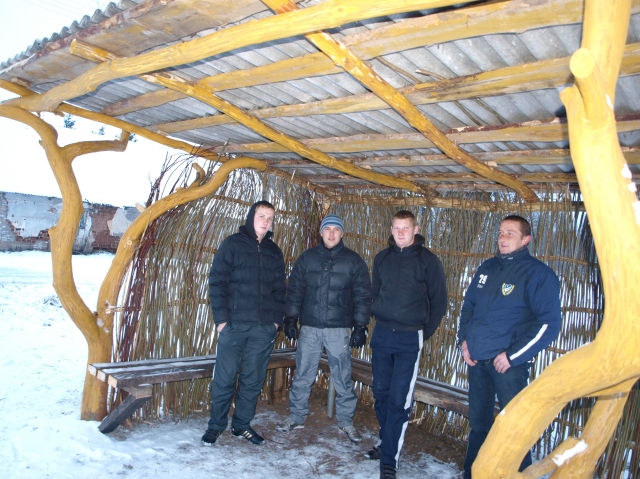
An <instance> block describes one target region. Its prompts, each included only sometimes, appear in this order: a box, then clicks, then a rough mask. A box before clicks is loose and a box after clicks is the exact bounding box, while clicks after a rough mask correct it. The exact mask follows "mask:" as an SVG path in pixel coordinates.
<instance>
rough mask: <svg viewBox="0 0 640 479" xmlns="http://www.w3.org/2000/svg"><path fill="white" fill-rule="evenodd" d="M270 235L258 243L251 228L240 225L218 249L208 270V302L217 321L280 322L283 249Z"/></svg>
mask: <svg viewBox="0 0 640 479" xmlns="http://www.w3.org/2000/svg"><path fill="white" fill-rule="evenodd" d="M250 219H251V221H253V215H251V218H250ZM272 235H273V233H272V232H271V231H269V232H267V234H266V235H265V237H264V238H263V240H262V242H261V243H258V239H257V237H256V235H255V233H254V232H253V228H249V229H247V227H246V226H241V227H240V232H239V233H235V234H232V235H231V236H228V237H227V238H226V239H225V240H224V241H223V242H222V244H221V245H220V248H218V252H217V253H216V254H215V256H214V258H213V263H212V264H211V270H210V272H209V301H210V302H211V310H212V311H213V320H214V322H215V323H216V324H221V323H226V322H241V323H254V324H263V325H264V324H273V323H275V324H278V325H282V321H283V316H284V302H285V296H286V276H285V272H284V259H283V256H282V251H281V250H280V248H278V246H277V245H276V244H275V243H274V242H273V241H272V240H271V236H272Z"/></svg>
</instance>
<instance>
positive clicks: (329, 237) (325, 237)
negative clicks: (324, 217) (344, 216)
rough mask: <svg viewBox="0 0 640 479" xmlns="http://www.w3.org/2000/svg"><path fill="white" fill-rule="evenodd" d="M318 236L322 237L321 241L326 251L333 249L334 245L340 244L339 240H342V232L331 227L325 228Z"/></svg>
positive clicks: (335, 227)
mask: <svg viewBox="0 0 640 479" xmlns="http://www.w3.org/2000/svg"><path fill="white" fill-rule="evenodd" d="M320 234H321V235H322V241H323V243H324V245H325V246H326V247H327V249H331V248H333V247H334V246H335V245H337V244H338V243H340V240H341V239H342V230H341V229H340V228H338V227H337V226H333V225H329V226H325V227H324V228H323V229H322V231H321V232H320Z"/></svg>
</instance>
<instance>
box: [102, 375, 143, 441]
mask: <svg viewBox="0 0 640 479" xmlns="http://www.w3.org/2000/svg"><path fill="white" fill-rule="evenodd" d="M152 389H153V387H152V386H151V384H142V385H140V386H139V387H130V388H127V389H126V391H127V392H128V393H129V395H128V396H127V397H126V398H125V400H124V401H123V402H121V403H120V405H119V406H118V407H117V408H115V409H114V410H113V411H111V414H109V415H108V416H107V417H105V418H104V419H103V420H102V422H101V423H100V425H99V426H98V429H99V430H100V432H102V433H104V434H107V433H109V432H111V431H115V429H116V428H117V427H118V426H119V425H120V424H122V423H123V422H124V421H125V420H126V419H127V418H128V417H129V416H131V415H132V414H133V413H134V412H136V410H137V409H139V408H140V407H142V406H143V405H144V404H145V403H146V402H147V401H148V400H149V399H151V392H152Z"/></svg>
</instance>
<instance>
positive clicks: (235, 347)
mask: <svg viewBox="0 0 640 479" xmlns="http://www.w3.org/2000/svg"><path fill="white" fill-rule="evenodd" d="M274 216H275V209H274V207H273V206H272V205H271V203H269V202H267V201H259V202H257V203H255V204H254V205H253V206H252V207H251V209H250V210H249V214H248V215H247V221H246V223H245V225H244V226H241V227H240V232H238V233H235V234H233V235H231V236H229V237H227V238H226V239H225V240H224V241H223V242H222V244H221V245H220V248H218V252H217V253H216V255H215V257H214V258H213V263H212V265H211V271H210V273H209V300H210V302H211V309H212V311H213V320H214V321H215V324H216V328H217V330H218V348H217V352H216V354H217V360H216V366H215V370H214V375H213V381H212V384H211V419H210V420H209V428H208V429H207V432H205V434H204V436H202V442H203V443H204V444H213V443H214V442H216V440H217V439H218V437H220V435H221V434H222V433H223V432H224V430H225V429H226V428H227V423H228V415H229V409H230V408H231V401H232V399H233V394H234V391H235V390H236V382H237V392H236V399H235V411H234V413H233V418H232V420H231V433H232V434H233V435H234V436H239V437H244V438H246V439H248V440H249V441H251V442H252V443H253V444H258V445H259V444H263V443H264V439H263V438H262V437H260V435H259V434H258V433H256V432H255V431H254V430H253V429H252V428H251V425H250V422H251V420H252V419H253V417H254V415H255V411H256V404H257V402H258V396H259V395H260V391H261V390H262V386H263V384H264V380H265V377H266V375H267V365H268V363H269V356H270V355H271V350H272V349H273V344H274V341H275V337H276V333H277V331H278V328H279V327H280V325H282V320H283V317H284V303H285V297H286V282H285V272H284V259H283V257H282V251H281V250H280V248H278V246H277V245H276V244H275V243H274V242H273V241H272V240H271V236H272V235H273V233H272V232H271V231H270V229H271V226H272V224H273V218H274ZM238 372H240V376H239V377H238Z"/></svg>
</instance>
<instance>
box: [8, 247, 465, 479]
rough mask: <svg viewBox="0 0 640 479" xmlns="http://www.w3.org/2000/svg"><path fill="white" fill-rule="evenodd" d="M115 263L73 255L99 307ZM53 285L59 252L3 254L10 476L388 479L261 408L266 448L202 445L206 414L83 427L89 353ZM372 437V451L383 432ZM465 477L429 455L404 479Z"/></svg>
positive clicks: (335, 443)
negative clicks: (303, 440)
mask: <svg viewBox="0 0 640 479" xmlns="http://www.w3.org/2000/svg"><path fill="white" fill-rule="evenodd" d="M112 258H113V256H112V255H110V254H97V255H91V256H74V258H73V266H74V276H75V279H76V284H77V285H78V290H79V292H80V294H81V296H82V297H83V299H84V300H85V302H86V304H87V305H88V306H89V307H90V308H91V309H95V304H96V299H97V296H98V288H99V286H100V283H101V281H102V278H103V277H104V275H105V273H106V271H107V269H108V268H109V265H110V263H111V260H112ZM51 283H52V279H51V256H50V254H49V253H42V252H34V251H30V252H20V253H0V351H1V353H0V478H2V479H13V478H20V479H31V478H33V479H36V478H38V479H39V478H55V479H65V478H93V479H102V478H112V477H127V478H157V479H162V478H173V477H175V478H188V479H204V478H207V479H211V478H225V479H234V478H251V479H258V478H273V477H284V478H309V477H318V478H329V477H336V478H353V479H364V478H375V477H378V474H379V473H378V463H377V461H368V460H366V459H364V458H363V456H362V452H364V446H361V445H357V446H356V445H353V444H351V443H350V442H349V441H348V440H346V439H345V438H343V437H342V435H338V434H334V433H332V432H328V433H327V434H326V436H325V435H323V436H322V437H318V438H317V440H316V441H315V442H313V441H312V443H311V444H305V445H304V446H300V445H299V444H297V443H296V436H297V435H299V434H304V431H305V430H300V431H294V432H292V433H291V434H290V435H279V434H278V433H275V432H272V431H273V424H275V423H276V422H277V421H279V420H281V419H283V418H284V416H280V417H273V416H274V414H275V413H271V412H269V411H266V412H265V411H264V410H262V411H261V410H260V407H259V408H258V411H259V414H258V416H257V417H256V420H255V421H254V427H255V429H256V430H258V431H259V432H264V435H265V438H266V439H267V443H266V444H265V445H264V446H261V447H259V446H253V445H252V444H250V443H249V442H248V441H246V440H244V439H238V438H235V437H232V436H231V435H230V433H229V432H227V433H225V435H223V436H222V437H221V438H220V439H219V440H218V443H217V444H215V445H214V446H212V447H205V446H202V445H201V444H200V437H201V436H202V433H203V432H204V429H206V420H204V419H203V418H201V417H199V418H196V419H193V420H190V421H186V422H178V423H175V422H173V421H166V422H162V423H155V424H145V423H139V422H136V423H134V425H133V429H132V430H130V429H127V428H123V427H120V428H119V429H117V430H116V431H115V432H114V433H111V434H110V435H104V434H102V433H100V432H99V431H98V429H97V426H98V423H97V422H88V421H81V420H80V413H79V411H80V400H81V394H82V386H83V380H84V371H85V367H86V354H87V346H86V342H85V340H84V338H83V337H82V335H81V334H80V332H79V330H78V329H77V328H76V327H75V325H74V324H73V323H72V322H71V320H70V319H69V318H68V316H67V315H66V313H65V312H64V310H63V309H62V308H61V307H60V303H59V301H58V298H57V296H56V294H55V291H54V290H53V286H52V285H51ZM275 415H276V416H277V414H275ZM363 432H364V434H363V435H364V437H365V441H364V442H366V443H367V444H371V443H372V441H373V439H374V437H373V435H374V434H375V433H374V432H372V431H363ZM327 458H330V459H327ZM458 474H459V471H458V470H457V469H456V467H455V466H453V465H449V464H443V463H441V462H439V461H437V460H435V459H433V458H432V457H431V456H428V455H423V456H421V457H420V459H419V460H417V461H412V462H411V463H408V462H405V463H403V464H402V467H401V469H400V470H399V471H398V478H399V479H410V478H437V479H449V478H456V477H457V476H458Z"/></svg>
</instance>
